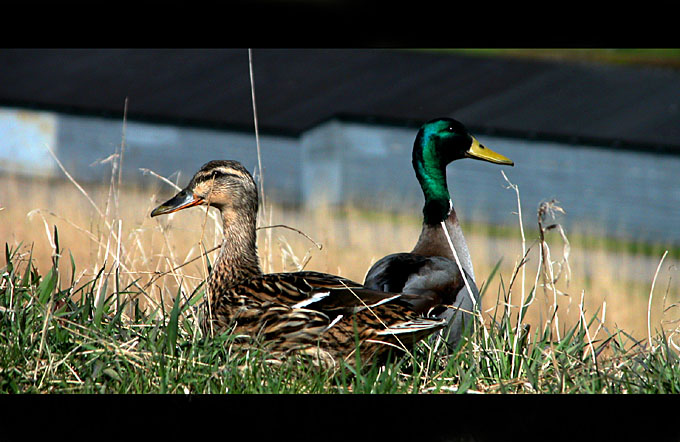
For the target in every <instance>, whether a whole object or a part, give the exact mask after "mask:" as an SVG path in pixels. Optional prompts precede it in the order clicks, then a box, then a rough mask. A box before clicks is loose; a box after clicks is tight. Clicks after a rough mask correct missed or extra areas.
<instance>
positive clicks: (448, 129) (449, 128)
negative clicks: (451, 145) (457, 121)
mask: <svg viewBox="0 0 680 442" xmlns="http://www.w3.org/2000/svg"><path fill="white" fill-rule="evenodd" d="M446 131H447V132H453V131H454V130H453V128H452V127H451V126H449V127H447V128H446Z"/></svg>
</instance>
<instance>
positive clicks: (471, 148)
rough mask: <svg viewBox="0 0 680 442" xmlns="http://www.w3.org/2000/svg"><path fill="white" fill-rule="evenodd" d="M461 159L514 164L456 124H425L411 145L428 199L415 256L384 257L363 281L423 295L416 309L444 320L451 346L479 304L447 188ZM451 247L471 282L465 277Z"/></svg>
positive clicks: (438, 121) (450, 121)
mask: <svg viewBox="0 0 680 442" xmlns="http://www.w3.org/2000/svg"><path fill="white" fill-rule="evenodd" d="M461 158H473V159H477V160H483V161H489V162H492V163H497V164H509V165H511V166H512V165H514V163H513V162H512V161H511V160H509V159H508V158H506V157H504V156H503V155H500V154H498V153H496V152H493V151H492V150H490V149H488V148H486V147H484V146H483V145H481V144H480V143H479V142H478V141H477V140H476V139H475V138H474V137H473V136H472V135H470V134H469V133H468V131H467V129H466V128H465V126H463V125H462V124H461V123H459V122H458V121H456V120H453V119H450V118H439V119H436V120H432V121H429V122H427V123H425V124H423V125H422V126H421V128H420V130H419V131H418V134H417V135H416V139H415V142H414V144H413V169H414V170H415V172H416V177H417V178H418V182H419V183H420V187H421V188H422V190H423V194H424V195H425V205H424V206H423V227H422V230H421V232H420V237H419V238H418V242H417V243H416V245H415V247H414V248H413V250H412V251H411V253H395V254H392V255H388V256H385V257H384V258H382V259H380V260H379V261H378V262H376V263H375V264H374V265H373V266H372V267H371V268H370V269H369V270H368V272H367V274H366V278H365V280H364V286H366V287H368V288H372V289H376V290H384V291H386V292H396V293H409V294H415V295H420V296H422V298H421V299H419V300H418V301H416V302H412V305H413V307H414V308H416V310H417V311H419V312H425V311H431V313H433V314H436V315H437V316H438V317H440V318H443V319H446V321H447V323H448V324H449V326H448V328H447V330H445V331H444V333H445V335H446V334H448V338H447V341H448V343H449V344H451V345H455V344H456V343H457V342H458V340H459V339H460V335H461V333H462V329H463V326H464V321H465V318H466V317H467V316H468V315H469V313H467V312H472V311H473V310H474V308H475V307H476V305H477V303H478V302H479V292H478V290H477V287H476V285H475V276H474V273H473V271H472V261H471V259H470V252H469V251H468V248H467V244H466V243H465V238H464V237H463V232H462V230H461V228H460V225H459V224H458V217H457V216H456V211H455V210H454V208H453V202H452V201H451V196H450V195H449V190H448V187H447V185H446V166H447V165H448V164H449V163H450V162H452V161H454V160H458V159H461ZM444 226H445V227H446V231H445V230H444V228H443V227H444ZM447 236H448V238H447ZM450 244H452V245H453V247H454V248H455V251H456V254H457V257H458V260H459V261H460V264H461V267H462V269H463V272H464V274H465V279H466V280H467V281H465V280H463V277H462V276H461V273H460V270H459V267H458V265H457V263H456V257H455V256H454V255H453V253H452V250H451V245H450ZM466 286H469V288H470V291H472V294H470V293H469V291H468V289H467V287H466ZM473 299H474V300H473ZM443 305H449V306H451V307H449V308H446V307H443ZM435 307H436V308H435ZM457 312H460V313H458V314H456V313H457Z"/></svg>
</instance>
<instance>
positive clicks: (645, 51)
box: [424, 48, 680, 69]
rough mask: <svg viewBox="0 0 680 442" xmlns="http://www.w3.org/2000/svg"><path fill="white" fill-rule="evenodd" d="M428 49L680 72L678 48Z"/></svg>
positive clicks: (679, 50) (440, 51) (474, 54)
mask: <svg viewBox="0 0 680 442" xmlns="http://www.w3.org/2000/svg"><path fill="white" fill-rule="evenodd" d="M424 50H427V51H433V52H438V53H460V54H465V55H473V56H482V57H490V56H491V57H495V56H502V57H515V58H517V57H520V58H529V59H550V60H565V61H586V62H596V63H608V64H622V65H644V66H662V67H669V68H672V69H680V49H678V48H552V49H551V48H466V49H453V48H451V49H424Z"/></svg>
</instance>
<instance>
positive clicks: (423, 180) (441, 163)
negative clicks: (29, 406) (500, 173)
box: [413, 118, 514, 223]
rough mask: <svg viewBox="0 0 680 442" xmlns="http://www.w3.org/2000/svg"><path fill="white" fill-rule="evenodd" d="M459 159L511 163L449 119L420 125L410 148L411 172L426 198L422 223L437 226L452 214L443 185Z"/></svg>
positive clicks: (511, 163) (446, 190)
mask: <svg viewBox="0 0 680 442" xmlns="http://www.w3.org/2000/svg"><path fill="white" fill-rule="evenodd" d="M462 158H472V159H475V160H482V161H488V162H491V163H496V164H506V165H510V166H512V165H514V163H513V162H512V161H511V160H510V159H508V158H506V157H504V156H503V155H501V154H498V153H496V152H494V151H492V150H491V149H489V148H487V147H485V146H484V145H482V144H480V143H479V141H477V139H476V138H475V137H473V136H472V135H470V133H469V132H468V130H467V129H466V128H465V126H463V124H462V123H460V122H458V121H456V120H454V119H452V118H437V119H435V120H431V121H428V122H427V123H425V124H423V125H422V126H421V127H420V130H419V131H418V135H416V140H415V142H414V144H413V169H414V170H415V172H416V176H417V177H418V181H419V182H420V186H421V187H422V189H423V193H424V194H425V208H424V209H423V211H424V214H425V221H426V222H432V223H436V222H439V221H441V220H443V219H445V218H446V217H447V216H448V214H449V212H450V210H451V207H452V205H451V203H450V200H451V197H450V195H449V190H448V188H447V185H446V166H447V165H448V164H449V163H451V162H452V161H455V160H459V159H462Z"/></svg>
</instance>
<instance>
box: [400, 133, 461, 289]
mask: <svg viewBox="0 0 680 442" xmlns="http://www.w3.org/2000/svg"><path fill="white" fill-rule="evenodd" d="M427 147H428V146H425V148H423V149H414V154H413V168H414V170H415V172H416V177H417V178H418V182H419V183H420V187H421V188H422V189H423V194H424V196H425V205H424V206H423V228H422V230H421V232H420V237H419V238H418V242H417V243H416V246H415V247H414V249H413V253H417V254H420V255H425V256H444V257H447V258H449V259H452V260H453V259H454V256H453V252H452V251H451V247H450V246H449V239H450V240H451V243H452V244H453V246H454V248H455V249H456V254H457V255H458V259H459V260H460V262H461V266H462V267H463V268H464V269H465V270H466V271H467V272H468V273H469V274H470V275H472V276H473V275H474V272H473V269H472V260H471V259H470V252H469V250H468V247H467V244H466V242H465V237H464V236H463V231H462V229H461V227H460V224H459V223H458V217H457V215H456V211H455V209H454V207H453V201H452V200H451V195H450V194H449V189H448V186H447V184H446V164H445V163H444V162H443V161H441V159H440V158H438V155H437V154H436V151H435V149H433V148H430V149H428V148H427ZM430 147H431V146H430ZM442 223H443V224H444V226H442ZM442 227H445V228H446V232H444V230H443V228H442ZM447 236H448V238H447ZM473 278H474V276H473Z"/></svg>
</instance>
